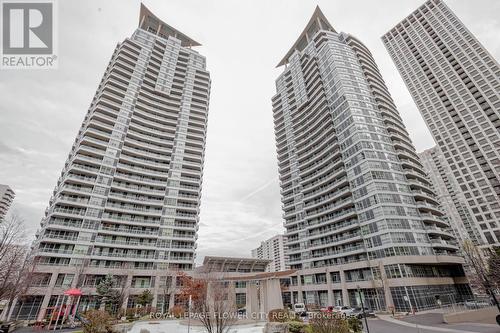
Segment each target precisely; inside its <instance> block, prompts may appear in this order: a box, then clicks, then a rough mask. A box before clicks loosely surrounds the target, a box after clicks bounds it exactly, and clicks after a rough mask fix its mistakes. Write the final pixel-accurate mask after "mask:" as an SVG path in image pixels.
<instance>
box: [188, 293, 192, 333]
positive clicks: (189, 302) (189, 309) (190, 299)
mask: <svg viewBox="0 0 500 333" xmlns="http://www.w3.org/2000/svg"><path fill="white" fill-rule="evenodd" d="M191 301H192V296H191V295H189V301H188V332H187V333H189V330H190V329H191Z"/></svg>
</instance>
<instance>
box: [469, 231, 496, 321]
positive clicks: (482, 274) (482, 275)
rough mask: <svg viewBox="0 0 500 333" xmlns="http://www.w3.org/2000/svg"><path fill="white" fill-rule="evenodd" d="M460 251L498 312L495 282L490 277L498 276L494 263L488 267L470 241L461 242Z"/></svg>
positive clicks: (492, 254)
mask: <svg viewBox="0 0 500 333" xmlns="http://www.w3.org/2000/svg"><path fill="white" fill-rule="evenodd" d="M462 249H463V252H464V253H465V256H466V259H467V261H468V263H469V264H470V266H471V267H472V269H473V270H474V272H475V273H476V277H477V278H478V280H479V282H480V283H481V285H482V286H483V287H484V289H485V290H486V292H487V293H488V294H489V295H490V296H491V298H492V299H493V301H494V303H495V305H496V306H497V308H498V310H499V311H500V304H499V303H498V300H497V297H496V295H495V291H494V290H493V289H494V288H495V287H497V286H496V283H495V280H494V279H493V278H492V277H493V276H495V275H498V272H499V270H498V267H497V266H496V263H495V262H493V265H494V267H491V266H490V265H488V260H485V258H484V256H483V255H481V252H480V251H479V249H478V248H477V246H476V245H474V243H472V241H470V240H465V241H464V242H463V244H462ZM494 255H495V254H494V253H491V256H494ZM491 256H490V258H491ZM498 261H500V260H498ZM489 262H492V260H491V259H490V260H489Z"/></svg>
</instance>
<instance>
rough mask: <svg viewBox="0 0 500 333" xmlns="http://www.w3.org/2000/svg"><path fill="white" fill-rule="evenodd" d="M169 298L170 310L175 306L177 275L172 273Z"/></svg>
mask: <svg viewBox="0 0 500 333" xmlns="http://www.w3.org/2000/svg"><path fill="white" fill-rule="evenodd" d="M170 290H171V292H170V299H169V301H168V309H169V310H171V309H172V308H173V307H174V306H175V292H176V290H177V276H175V275H172V287H171V288H170Z"/></svg>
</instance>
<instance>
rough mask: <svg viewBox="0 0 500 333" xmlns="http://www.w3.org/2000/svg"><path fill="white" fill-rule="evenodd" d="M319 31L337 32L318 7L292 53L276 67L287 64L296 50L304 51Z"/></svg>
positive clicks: (294, 45) (291, 50) (288, 53)
mask: <svg viewBox="0 0 500 333" xmlns="http://www.w3.org/2000/svg"><path fill="white" fill-rule="evenodd" d="M319 30H328V31H333V32H336V31H335V29H334V28H333V26H332V25H331V24H330V22H328V19H327V18H326V16H325V14H323V12H322V11H321V9H320V8H319V6H316V9H315V10H314V13H313V15H312V17H311V19H310V20H309V22H308V23H307V25H306V27H305V28H304V31H302V33H301V34H300V36H299V38H297V41H296V42H295V44H293V46H292V48H291V49H290V51H288V52H287V54H286V55H285V57H284V58H283V59H281V61H280V62H279V64H278V65H277V66H276V67H280V66H283V65H285V64H287V63H288V59H289V58H290V57H291V56H292V54H293V52H295V50H299V51H302V50H303V49H304V48H305V47H306V46H307V44H308V43H309V40H310V39H311V38H312V37H313V36H314V34H315V33H316V32H318V31H319Z"/></svg>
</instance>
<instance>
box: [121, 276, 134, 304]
mask: <svg viewBox="0 0 500 333" xmlns="http://www.w3.org/2000/svg"><path fill="white" fill-rule="evenodd" d="M131 286H132V274H129V275H127V280H126V281H125V287H124V293H125V295H124V297H123V303H122V306H121V308H122V309H123V310H127V304H128V297H129V296H130V288H131Z"/></svg>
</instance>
